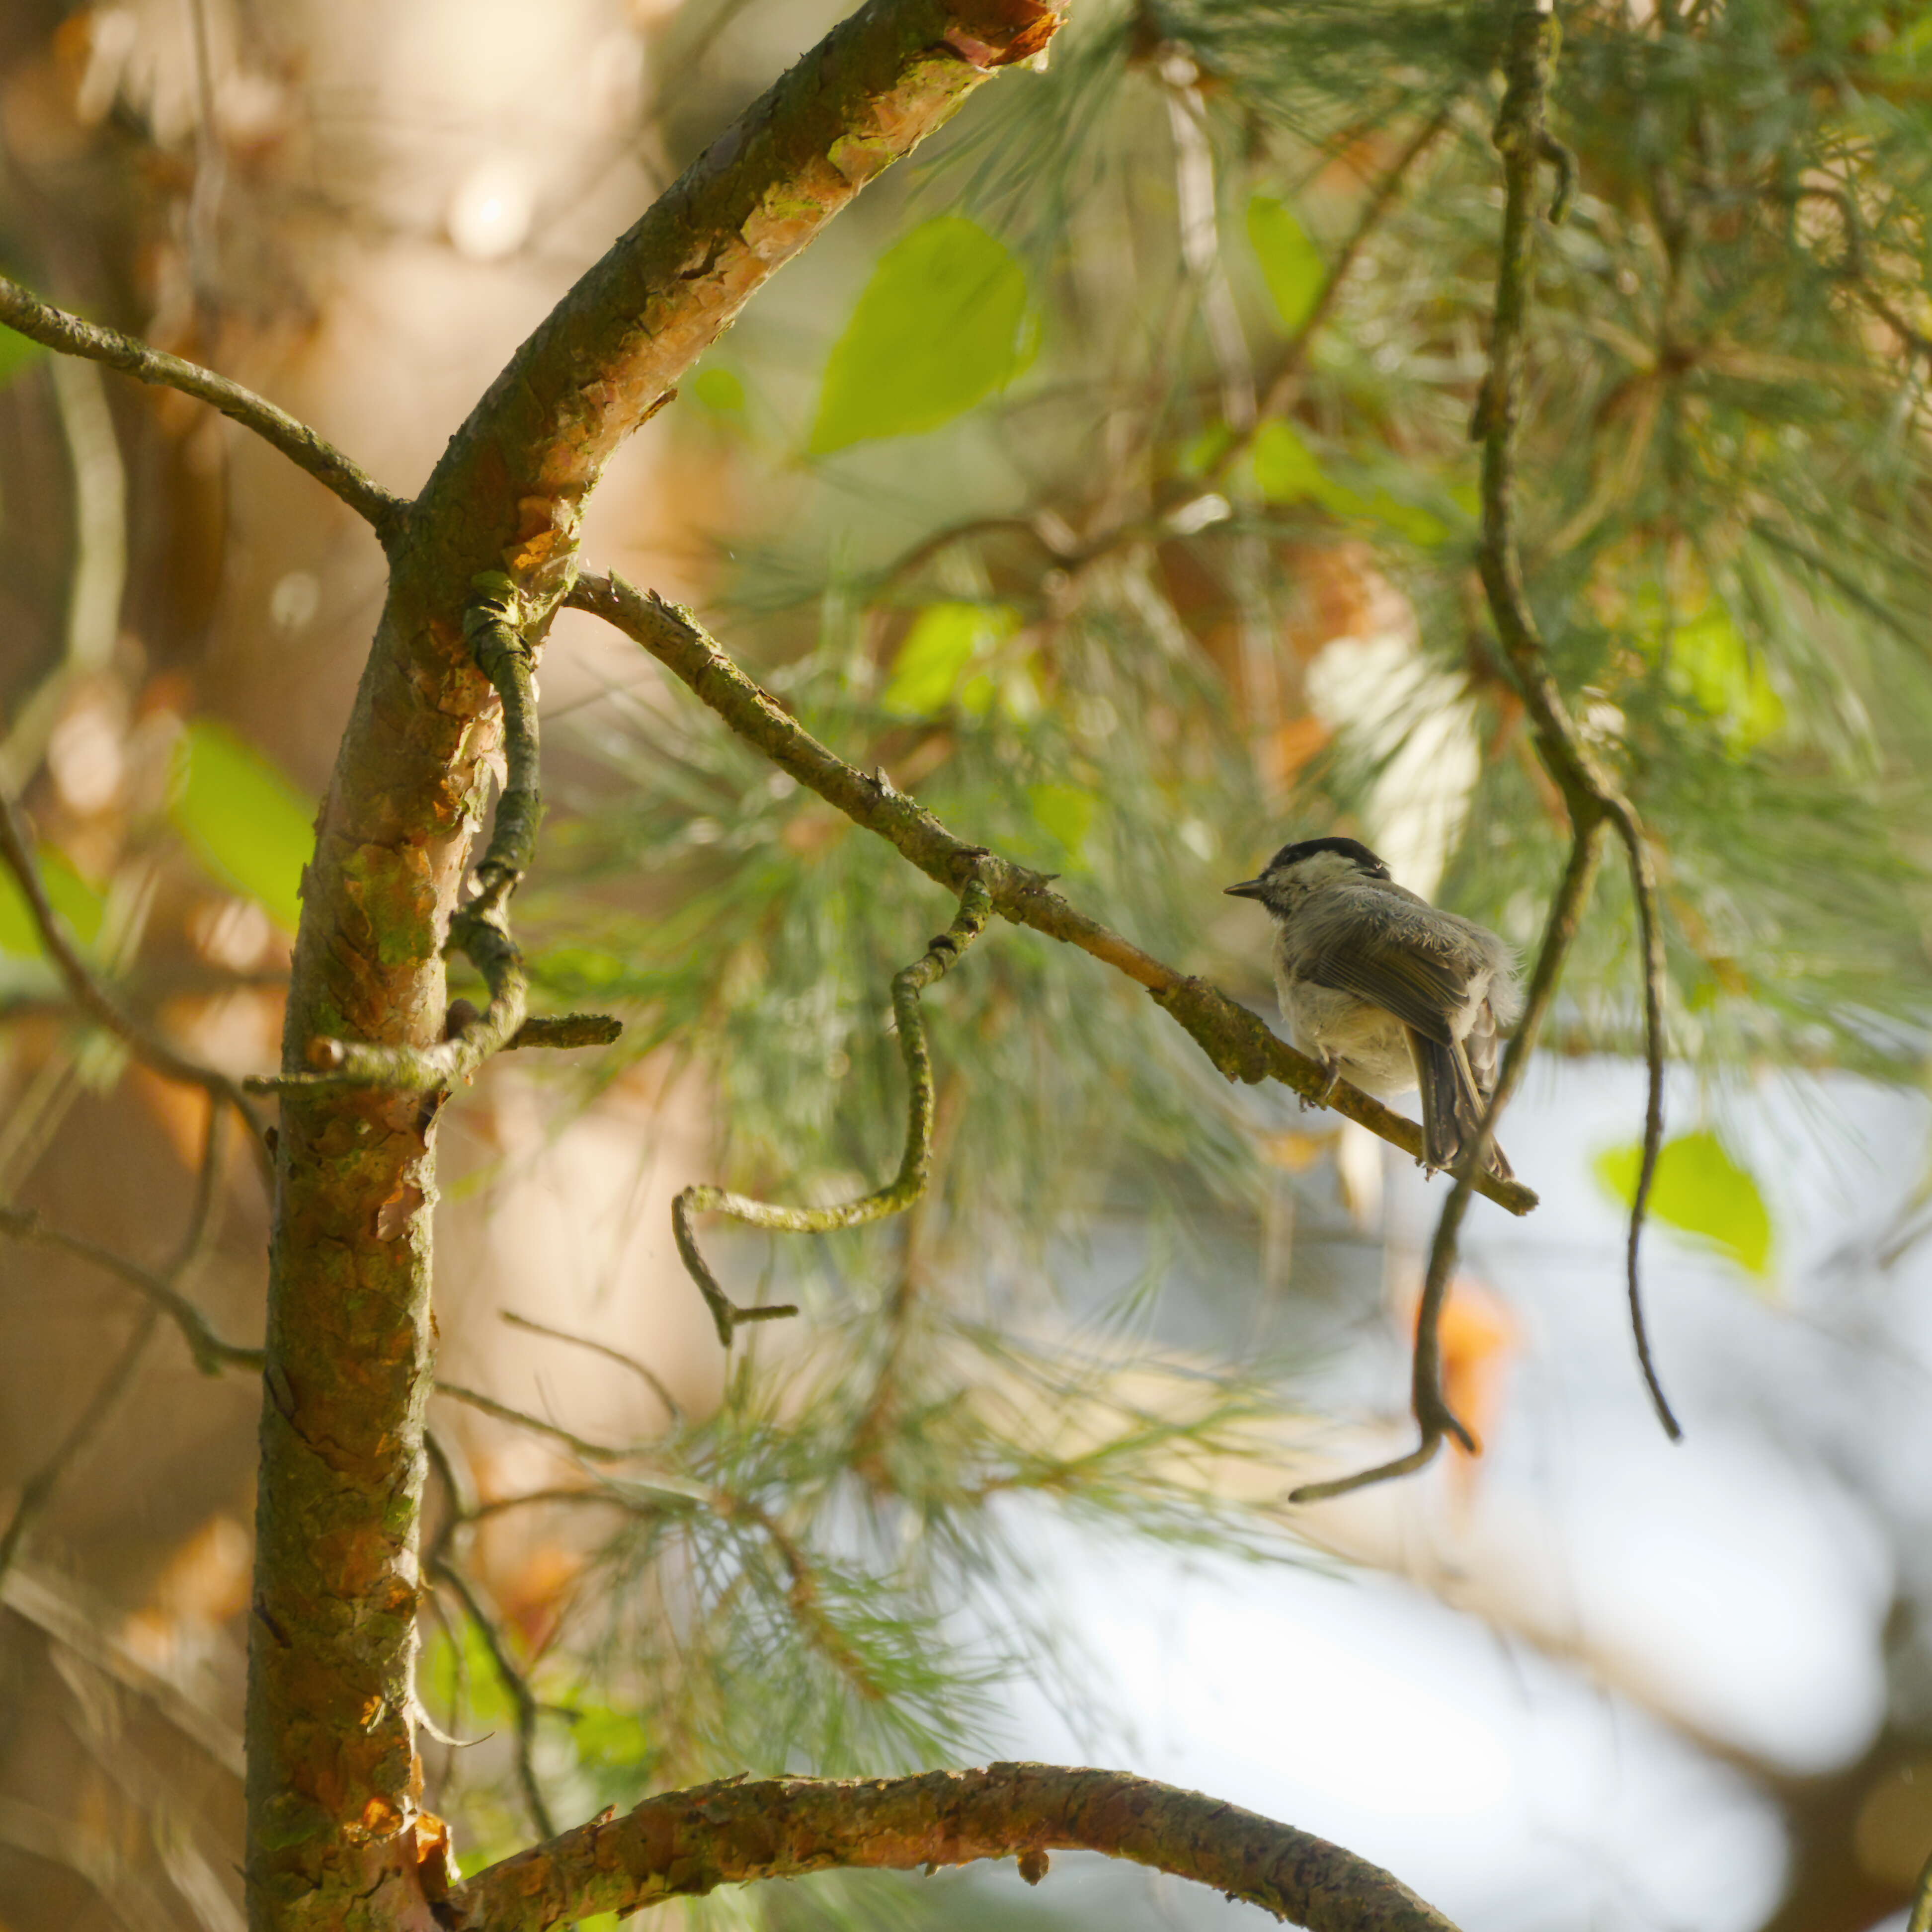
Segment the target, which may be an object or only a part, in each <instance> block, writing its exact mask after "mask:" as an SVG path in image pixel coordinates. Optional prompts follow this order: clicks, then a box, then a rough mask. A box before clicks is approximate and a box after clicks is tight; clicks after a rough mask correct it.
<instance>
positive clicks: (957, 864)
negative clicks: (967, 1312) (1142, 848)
mask: <svg viewBox="0 0 1932 1932" xmlns="http://www.w3.org/2000/svg"><path fill="white" fill-rule="evenodd" d="M568 601H569V602H570V604H571V605H572V607H574V608H575V609H577V610H588V611H589V612H591V613H592V614H593V615H595V616H599V617H601V618H603V619H605V621H606V622H609V623H611V624H613V625H616V628H618V629H619V630H620V631H623V632H624V634H625V635H626V636H627V637H631V638H633V639H634V640H635V641H636V642H637V643H639V644H640V645H642V646H643V648H644V649H646V650H647V651H649V652H650V653H651V655H652V656H653V657H654V658H656V659H657V660H658V662H659V663H660V664H663V665H664V667H665V668H666V669H667V670H670V672H672V673H673V675H675V676H677V677H678V678H679V679H682V682H685V684H687V685H689V686H690V687H691V690H692V691H694V692H695V693H696V694H697V697H699V698H700V700H702V701H703V703H706V705H708V706H710V708H711V709H712V710H713V711H715V712H717V714H718V716H719V717H720V718H722V719H723V720H724V722H725V723H726V724H728V725H729V726H730V727H731V729H732V730H733V731H735V732H736V733H738V734H739V736H741V737H742V738H744V739H746V740H747V741H748V742H750V743H751V744H753V745H757V748H759V749H760V751H763V753H764V754H765V755H766V757H769V759H770V760H772V763H774V764H775V765H777V766H778V768H779V769H781V770H782V771H784V772H789V773H790V775H791V776H792V777H793V778H796V779H797V780H798V781H799V784H802V785H804V786H805V787H807V788H808V790H811V791H814V792H816V793H817V794H818V796H820V798H822V799H824V800H825V801H826V803H827V804H829V805H832V806H834V807H835V808H836V809H838V811H841V812H843V813H844V814H845V816H846V817H848V818H850V820H852V821H853V823H854V824H856V825H860V826H863V827H864V828H865V829H866V830H867V831H868V832H875V833H877V835H878V836H879V837H880V838H883V839H884V840H886V842H887V843H888V844H890V845H892V847H895V850H898V852H899V853H900V854H901V856H903V857H904V858H905V859H907V860H909V861H910V862H911V863H912V864H913V865H916V866H917V867H918V868H919V870H920V871H922V872H923V873H925V874H926V876H927V877H929V878H930V879H933V880H937V881H938V883H940V884H941V885H943V886H945V887H946V888H947V889H948V890H949V891H951V892H959V891H960V890H962V889H963V887H964V886H965V882H966V881H967V880H968V878H970V877H974V876H977V877H979V878H980V880H981V882H982V883H983V884H984V885H985V886H986V889H987V891H988V892H989V894H990V895H992V902H993V910H995V912H997V913H998V914H999V915H1000V916H1001V918H1002V919H1010V920H1011V921H1013V922H1014V923H1015V924H1016V925H1020V926H1031V927H1032V928H1033V929H1034V931H1035V932H1043V933H1045V934H1046V935H1047V936H1048V937H1049V938H1052V939H1057V940H1060V941H1064V943H1065V944H1067V945H1070V946H1076V947H1079V948H1080V950H1082V952H1085V953H1090V954H1091V955H1092V956H1093V957H1094V959H1098V960H1100V962H1102V963H1103V965H1108V966H1111V967H1112V968H1114V969H1115V971H1117V972H1120V973H1123V974H1125V975H1126V976H1127V978H1129V979H1130V980H1133V982H1134V983H1135V984H1136V986H1142V987H1144V988H1145V989H1146V990H1147V992H1148V993H1149V994H1150V995H1151V996H1152V997H1153V998H1154V1002H1155V1004H1157V1005H1158V1006H1160V1007H1161V1008H1162V1009H1163V1010H1164V1011H1165V1012H1166V1013H1169V1015H1170V1016H1172V1018H1173V1019H1175V1021H1176V1022H1178V1024H1179V1025H1181V1028H1183V1029H1184V1031H1186V1032H1187V1034H1188V1035H1189V1037H1190V1038H1191V1039H1192V1040H1193V1041H1194V1042H1195V1043H1196V1045H1197V1046H1199V1047H1200V1048H1201V1049H1202V1052H1205V1054H1206V1055H1208V1058H1209V1059H1210V1060H1211V1061H1213V1062H1214V1065H1215V1067H1217V1070H1219V1071H1220V1073H1223V1075H1225V1076H1226V1077H1227V1078H1228V1079H1230V1080H1241V1081H1245V1082H1249V1083H1250V1084H1253V1083H1255V1082H1260V1081H1263V1080H1278V1081H1280V1082H1281V1083H1282V1084H1283V1085H1284V1086H1286V1087H1288V1088H1291V1089H1292V1091H1294V1092H1295V1093H1297V1094H1300V1095H1301V1096H1302V1097H1304V1099H1306V1100H1311V1101H1321V1100H1322V1098H1323V1096H1324V1094H1326V1093H1327V1092H1328V1088H1329V1085H1330V1084H1331V1079H1330V1076H1329V1075H1328V1073H1327V1072H1326V1071H1325V1070H1324V1069H1323V1068H1322V1067H1321V1066H1320V1065H1319V1064H1318V1063H1317V1062H1316V1061H1313V1060H1310V1059H1309V1058H1307V1055H1304V1054H1300V1053H1298V1052H1295V1049H1293V1048H1292V1046H1289V1045H1288V1043H1286V1041H1285V1040H1280V1039H1278V1038H1277V1037H1276V1036H1275V1035H1274V1034H1273V1033H1271V1031H1269V1030H1268V1027H1267V1025H1266V1024H1265V1022H1263V1021H1262V1019H1260V1018H1259V1016H1258V1015H1256V1014H1254V1013H1250V1011H1249V1010H1247V1007H1243V1006H1241V1005H1238V1004H1236V1002H1235V1001H1233V1000H1231V999H1230V998H1229V997H1228V996H1227V995H1226V994H1225V993H1223V992H1221V991H1220V989H1218V988H1217V987H1216V986H1212V985H1211V984H1210V983H1208V981H1207V980H1202V979H1198V978H1196V977H1192V976H1190V975H1189V974H1183V973H1178V972H1177V971H1175V969H1174V968H1172V966H1169V965H1166V964H1165V963H1164V962H1162V961H1160V960H1159V959H1155V958H1154V956H1153V955H1152V954H1151V953H1145V952H1143V951H1142V950H1141V948H1140V947H1138V946H1136V945H1135V944H1133V942H1132V941H1130V940H1128V939H1126V938H1123V937H1122V936H1121V935H1120V934H1119V933H1118V932H1114V931H1113V930H1112V929H1111V928H1109V927H1108V926H1103V925H1102V924H1101V922H1100V921H1099V920H1098V919H1091V918H1089V917H1088V916H1087V914H1085V913H1083V912H1081V911H1079V910H1078V909H1077V908H1076V907H1074V906H1073V905H1071V904H1069V903H1068V901H1067V900H1066V899H1065V898H1063V897H1062V896H1061V895H1060V894H1059V893H1058V892H1055V890H1054V889H1053V887H1052V882H1051V880H1049V878H1048V877H1046V875H1045V874H1042V873H1040V872H1035V871H1030V870H1028V868H1026V867H1025V866H1024V865H1015V864H1014V863H1013V862H1012V861H1011V860H1010V859H1002V858H1001V857H999V856H998V855H997V854H995V853H989V851H988V850H986V847H984V846H983V845H977V844H972V843H971V841H968V840H966V839H964V838H960V837H959V836H958V835H956V833H954V832H952V831H950V830H949V829H947V827H946V826H944V825H943V824H941V823H940V821H939V820H938V819H937V818H935V817H933V815H932V813H931V812H929V811H926V810H925V809H924V808H922V806H920V805H918V804H917V803H916V802H915V801H914V800H913V799H910V798H908V797H907V796H906V795H905V794H904V793H902V792H901V791H899V790H896V789H895V787H893V786H892V784H890V782H889V781H887V780H886V778H883V776H882V775H873V776H870V777H868V775H865V773H864V772H860V771H858V770H856V769H855V768H854V767H853V766H850V765H848V764H847V763H845V761H844V760H843V759H842V758H840V757H838V756H837V755H836V754H835V753H833V752H832V751H830V750H829V749H828V748H826V746H825V745H823V744H822V743H820V741H819V740H818V739H816V738H814V736H812V735H811V733H810V732H809V731H808V730H805V727H804V726H803V725H802V724H799V721H798V720H797V719H796V718H793V716H792V715H790V712H787V711H786V710H785V709H784V706H782V705H781V704H780V703H778V700H776V699H775V698H774V697H772V695H771V694H770V693H769V691H766V690H764V689H763V688H762V687H761V686H760V685H757V684H756V683H755V682H753V680H752V679H750V678H749V677H748V676H746V675H745V673H744V672H743V671H742V670H740V669H739V667H738V666H737V665H736V664H734V663H733V661H732V660H731V659H730V657H729V656H727V655H726V653H725V652H724V650H723V649H721V648H720V646H718V643H717V642H716V640H715V639H713V638H712V637H710V636H709V634H707V633H706V631H705V630H704V629H703V626H702V625H700V624H699V623H698V622H697V619H696V618H694V616H692V615H691V613H690V612H689V611H688V610H683V609H682V608H680V607H678V606H676V605H675V604H667V603H666V602H665V601H664V599H663V598H660V597H657V596H655V595H647V594H646V593H645V592H642V591H640V590H638V589H635V588H634V586H631V585H630V584H628V583H625V581H624V580H623V579H622V577H616V576H611V577H595V576H589V575H586V576H580V577H578V579H577V583H576V586H575V587H574V589H573V590H572V591H571V595H570V597H569V599H568ZM1325 1104H1326V1105H1328V1106H1330V1107H1331V1108H1332V1109H1334V1111H1335V1112H1337V1113H1339V1114H1340V1115H1343V1117H1344V1118H1346V1119H1349V1120H1352V1121H1355V1122H1357V1123H1358V1124H1360V1125H1361V1126H1362V1127H1367V1129H1368V1130H1369V1131H1370V1133H1373V1134H1374V1135H1375V1136H1377V1137H1378V1139H1382V1140H1385V1141H1387V1142H1388V1143H1389V1144H1390V1145H1391V1146H1393V1147H1397V1148H1401V1149H1402V1151H1403V1152H1404V1153H1405V1154H1409V1155H1410V1156H1411V1157H1412V1158H1414V1159H1415V1160H1421V1157H1422V1130H1421V1128H1420V1127H1418V1126H1417V1125H1416V1124H1415V1122H1414V1121H1409V1120H1406V1119H1404V1118H1403V1116H1402V1115H1400V1114H1398V1113H1397V1112H1394V1110H1393V1109H1391V1108H1388V1107H1385V1106H1383V1105H1382V1103H1381V1102H1380V1101H1379V1100H1373V1099H1371V1098H1370V1096H1369V1095H1367V1094H1364V1093H1363V1092H1362V1091H1361V1089H1360V1088H1356V1087H1353V1086H1351V1085H1349V1083H1348V1082H1346V1081H1343V1082H1339V1083H1336V1084H1335V1085H1334V1091H1333V1093H1332V1094H1328V1098H1327V1100H1326V1102H1325ZM1476 1189H1477V1192H1478V1193H1480V1194H1481V1195H1483V1196H1485V1197H1486V1198H1487V1199H1489V1200H1491V1201H1493V1202H1496V1205H1498V1206H1499V1207H1502V1208H1507V1209H1508V1211H1510V1212H1511V1214H1529V1212H1530V1211H1532V1209H1534V1208H1535V1206H1536V1205H1537V1197H1536V1196H1535V1193H1534V1192H1533V1191H1532V1190H1531V1189H1529V1188H1527V1187H1524V1186H1523V1184H1522V1183H1520V1181H1499V1180H1497V1179H1496V1178H1495V1177H1494V1176H1493V1175H1487V1174H1485V1175H1481V1176H1479V1177H1478V1180H1477V1182H1476Z"/></svg>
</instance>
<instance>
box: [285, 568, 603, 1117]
mask: <svg viewBox="0 0 1932 1932" xmlns="http://www.w3.org/2000/svg"><path fill="white" fill-rule="evenodd" d="M479 588H481V589H482V592H483V594H482V595H480V596H479V597H478V598H477V600H476V601H475V602H474V603H472V604H471V605H470V607H469V610H467V611H466V613H464V616H463V635H464V637H466V639H467V640H469V647H470V649H471V650H472V652H473V653H474V654H475V658H476V662H477V664H478V667H479V668H480V669H481V671H482V672H483V674H484V676H486V677H487V678H488V679H489V680H490V683H491V684H492V685H493V686H494V687H495V688H496V693H497V695H498V696H499V697H500V698H501V699H502V705H503V750H504V756H505V763H506V765H507V767H508V772H507V775H506V777H505V781H504V784H503V792H502V797H501V798H499V799H498V801H497V803H496V826H495V827H494V829H493V830H492V832H491V833H490V847H489V850H487V851H486V852H485V853H484V855H483V856H482V858H481V860H479V861H478V864H477V867H476V877H477V882H478V891H477V894H476V896H475V898H473V899H472V900H471V901H469V904H467V905H466V906H465V907H463V909H462V910H460V912H458V913H457V914H456V916H455V917H454V918H453V919H452V920H451V921H450V922H449V946H448V949H447V950H450V951H452V952H460V953H463V955H464V956H466V958H467V959H469V963H470V964H471V965H472V966H474V967H475V968H476V970H477V971H478V972H479V973H481V974H482V975H483V978H484V982H485V983H486V984H487V986H488V987H489V989H490V1004H488V1006H487V1007H485V1008H484V1010H483V1011H482V1012H481V1013H478V1012H477V1011H476V1010H475V1007H472V1006H471V1005H470V1004H469V1002H468V1001H452V1004H451V1007H450V1017H451V1021H452V1024H451V1025H450V1027H449V1037H448V1038H447V1039H446V1040H443V1041H442V1042H441V1043H439V1044H438V1045H437V1046H371V1045H369V1044H368V1043H365V1042H363V1041H360V1040H329V1039H321V1040H311V1042H310V1043H309V1047H308V1057H309V1058H310V1060H311V1061H312V1062H314V1064H315V1065H316V1067H317V1068H318V1069H319V1071H317V1072H316V1073H295V1074H282V1075H279V1076H275V1078H272V1079H251V1080H250V1081H249V1082H248V1083H247V1084H248V1087H249V1088H250V1090H251V1091H253V1092H256V1093H275V1092H278V1091H282V1090H284V1089H286V1088H290V1087H314V1086H320V1085H337V1086H344V1087H398V1088H404V1089H406V1090H414V1091H419V1092H431V1091H437V1090H439V1089H443V1088H451V1087H454V1086H456V1085H458V1084H459V1083H460V1082H463V1081H466V1080H467V1079H469V1078H470V1077H471V1076H472V1075H473V1074H474V1073H475V1071H476V1070H477V1069H478V1067H481V1065H482V1064H483V1063H484V1061H486V1060H487V1059H489V1058H490V1057H491V1056H492V1055H495V1054H498V1053H501V1052H505V1050H507V1049H509V1048H511V1047H513V1046H547V1047H564V1046H606V1045H607V1044H608V1043H610V1041H611V1040H614V1039H616V1037H617V1036H618V1034H619V1033H621V1032H622V1026H621V1025H620V1024H619V1022H617V1021H616V1020H613V1019H609V1018H607V1016H604V1015H603V1014H601V1013H571V1014H566V1015H562V1016H559V1018H557V1019H554V1020H551V1021H548V1022H545V1021H542V1020H534V1021H533V1020H531V1019H527V1018H526V1015H525V1009H526V1006H527V1004H528V1001H529V978H528V976H527V975H526V974H525V972H524V971H523V954H522V953H521V951H520V950H519V949H518V947H517V943H516V941H515V940H514V938H512V936H511V932H510V896H511V894H512V893H513V892H515V890H516V889H517V886H518V885H519V883H521V881H522V879H523V874H524V873H525V872H526V871H528V870H529V865H530V862H531V860H532V859H534V858H535V856H536V845H537V826H538V823H539V821H540V820H541V818H542V817H543V794H542V789H541V784H540V782H539V778H538V740H537V705H536V689H535V684H534V682H533V681H532V668H533V667H532V661H531V653H530V647H529V644H528V643H526V641H525V640H524V638H523V633H522V631H521V630H520V628H519V624H518V616H517V609H516V603H515V594H514V592H513V591H512V590H511V589H510V587H509V585H508V580H507V579H505V580H502V582H501V583H493V584H491V585H489V586H479Z"/></svg>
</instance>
